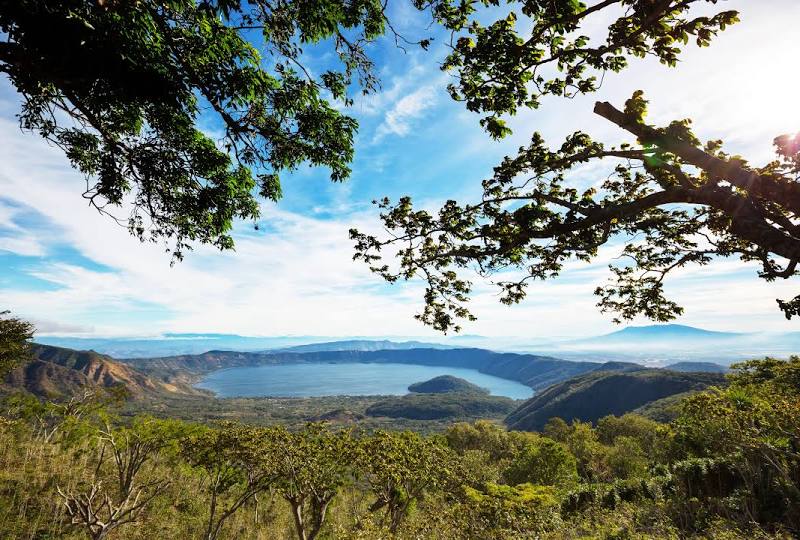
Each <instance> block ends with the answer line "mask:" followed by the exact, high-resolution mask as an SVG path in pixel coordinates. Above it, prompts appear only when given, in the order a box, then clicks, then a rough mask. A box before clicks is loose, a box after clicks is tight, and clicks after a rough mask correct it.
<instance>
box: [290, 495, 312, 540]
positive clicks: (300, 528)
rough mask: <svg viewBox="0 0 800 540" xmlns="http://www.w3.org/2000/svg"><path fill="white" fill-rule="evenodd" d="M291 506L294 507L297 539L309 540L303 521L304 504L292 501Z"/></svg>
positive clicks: (295, 500) (293, 514) (293, 515)
mask: <svg viewBox="0 0 800 540" xmlns="http://www.w3.org/2000/svg"><path fill="white" fill-rule="evenodd" d="M289 504H290V505H292V517H294V527H295V530H297V537H298V538H299V539H300V540H308V537H307V536H306V524H305V521H304V520H303V504H302V503H301V502H299V501H298V500H297V499H293V500H290V501H289Z"/></svg>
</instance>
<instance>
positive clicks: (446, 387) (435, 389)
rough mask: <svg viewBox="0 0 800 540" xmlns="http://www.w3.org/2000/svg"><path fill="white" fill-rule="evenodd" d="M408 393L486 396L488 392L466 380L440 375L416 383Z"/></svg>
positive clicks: (410, 387)
mask: <svg viewBox="0 0 800 540" xmlns="http://www.w3.org/2000/svg"><path fill="white" fill-rule="evenodd" d="M408 391H409V392H413V393H417V394H447V393H451V392H461V393H471V394H488V393H489V391H488V390H486V389H485V388H481V387H480V386H478V385H477V384H472V383H471V382H469V381H468V380H466V379H462V378H460V377H453V376H452V375H440V376H438V377H434V378H433V379H429V380H427V381H423V382H418V383H414V384H412V385H410V386H409V387H408Z"/></svg>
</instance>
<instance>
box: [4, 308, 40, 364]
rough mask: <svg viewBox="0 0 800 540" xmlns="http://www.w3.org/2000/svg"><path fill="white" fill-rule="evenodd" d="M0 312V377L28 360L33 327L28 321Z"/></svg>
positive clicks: (6, 312)
mask: <svg viewBox="0 0 800 540" xmlns="http://www.w3.org/2000/svg"><path fill="white" fill-rule="evenodd" d="M9 313H10V312H9V311H0V377H2V376H3V375H5V374H6V372H8V371H11V370H12V369H14V368H15V367H17V365H19V364H21V363H23V362H24V361H26V360H28V359H30V354H31V345H30V340H31V339H33V333H34V327H33V324H31V323H29V322H28V321H25V320H22V319H18V318H17V317H10V316H9Z"/></svg>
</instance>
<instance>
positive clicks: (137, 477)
mask: <svg viewBox="0 0 800 540" xmlns="http://www.w3.org/2000/svg"><path fill="white" fill-rule="evenodd" d="M641 373H642V372H637V373H634V374H626V376H632V375H635V374H641ZM645 373H646V372H645ZM799 374H800V358H792V359H791V360H790V361H789V362H784V361H777V360H769V359H767V360H763V361H754V362H749V363H747V364H744V365H743V366H741V367H739V368H738V369H737V371H736V372H735V373H734V375H733V376H732V377H731V378H730V381H729V382H730V384H729V386H727V387H726V388H718V387H714V388H709V389H708V390H706V391H704V392H701V393H698V394H696V395H694V396H691V397H688V398H686V399H684V400H683V402H682V403H681V405H680V414H679V416H678V417H677V418H676V419H675V420H674V421H672V422H670V423H667V424H660V423H657V422H654V421H652V420H649V419H646V418H643V417H641V416H637V415H633V414H627V415H623V416H604V417H602V418H600V419H599V420H598V421H597V422H596V423H595V424H594V425H593V424H591V423H588V422H578V421H575V422H571V423H570V422H567V421H564V420H561V419H558V418H554V419H551V420H549V421H548V422H547V423H546V424H545V425H544V428H543V430H542V431H541V432H538V433H536V432H518V431H506V430H505V429H504V428H502V427H500V426H498V425H496V424H492V423H489V422H476V423H471V424H466V423H461V424H456V425H453V426H451V427H450V428H449V429H447V430H446V431H445V432H444V433H443V434H442V435H438V436H422V435H419V434H417V433H412V432H398V431H376V432H373V433H365V432H360V431H353V430H350V429H343V430H341V429H340V430H332V429H330V428H328V427H326V426H325V425H324V424H309V425H307V426H306V427H304V428H302V429H300V430H296V431H290V430H287V429H286V428H284V427H281V426H275V427H267V428H263V427H253V426H248V425H245V424H236V423H221V424H217V425H214V426H203V425H198V424H189V423H183V422H179V421H175V420H157V419H154V418H151V417H147V416H137V417H135V418H122V417H119V416H117V415H116V413H115V411H116V409H115V406H114V405H113V402H109V401H103V400H98V398H96V397H88V398H85V399H83V400H78V401H75V400H73V401H70V403H69V404H59V403H58V402H47V401H44V402H42V401H39V400H37V399H35V398H32V397H30V396H29V395H28V396H25V395H18V396H12V397H9V398H6V399H5V400H4V401H3V406H2V416H1V417H0V435H1V436H2V439H3V441H4V444H3V446H2V449H0V537H3V538H65V539H79V538H86V537H90V538H95V539H97V538H113V539H150V538H206V539H222V538H253V539H256V538H259V539H263V538H292V537H294V538H298V539H299V540H311V539H313V538H336V539H376V538H395V539H398V540H402V539H409V540H410V539H418V538H433V539H441V540H450V539H452V540H456V539H458V540H472V539H475V538H487V539H498V540H501V539H507V540H516V539H520V538H528V539H533V538H539V539H553V540H555V539H563V538H587V539H588V538H608V539H611V538H647V539H661V538H698V539H700V538H716V539H742V540H744V539H748V540H751V539H754V538H755V539H760V538H764V539H766V538H790V537H793V536H795V535H797V534H798V533H800V513H798V508H800V453H798V448H800V409H798V404H800V375H799ZM615 376H618V375H615Z"/></svg>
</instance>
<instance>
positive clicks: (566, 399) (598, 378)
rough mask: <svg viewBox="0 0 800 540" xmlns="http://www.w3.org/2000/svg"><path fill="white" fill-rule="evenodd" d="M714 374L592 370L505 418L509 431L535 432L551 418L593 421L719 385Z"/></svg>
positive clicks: (562, 384) (723, 379) (551, 389)
mask: <svg viewBox="0 0 800 540" xmlns="http://www.w3.org/2000/svg"><path fill="white" fill-rule="evenodd" d="M724 382H725V377H724V376H723V375H721V374H717V373H679V372H675V371H668V370H663V369H640V370H629V371H611V372H609V371H595V372H593V373H588V374H585V375H581V376H578V377H574V378H571V379H568V380H566V381H563V382H561V383H559V384H555V385H553V386H551V387H550V388H548V389H546V390H544V391H543V392H541V393H539V394H537V395H535V396H534V397H532V398H531V399H529V400H528V401H526V402H525V403H524V404H523V405H521V406H520V407H519V408H518V409H517V410H515V411H514V412H512V413H511V414H510V415H509V416H508V417H507V418H506V424H507V425H508V427H509V429H516V430H524V431H538V430H541V429H542V428H544V425H545V424H546V423H547V421H548V420H549V419H550V418H552V417H556V416H558V417H560V418H563V419H564V420H566V421H571V420H573V419H578V420H582V421H591V422H594V421H597V420H598V419H600V418H602V417H603V416H606V415H609V414H613V415H621V414H624V413H626V412H629V411H632V410H634V409H637V408H639V407H642V406H643V405H646V404H647V403H651V402H653V401H657V400H660V399H663V398H666V397H668V396H672V395H675V394H680V393H684V392H691V391H699V390H702V389H704V388H706V387H708V386H711V385H717V384H723V383H724Z"/></svg>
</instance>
